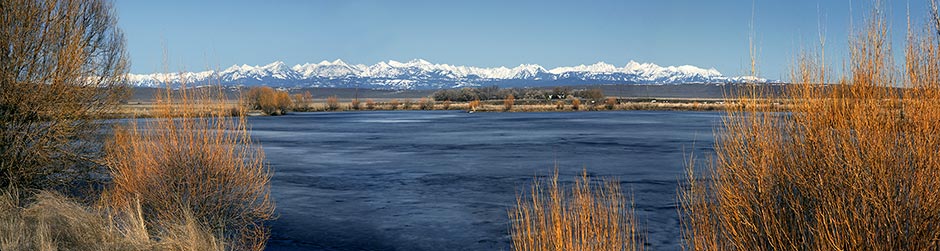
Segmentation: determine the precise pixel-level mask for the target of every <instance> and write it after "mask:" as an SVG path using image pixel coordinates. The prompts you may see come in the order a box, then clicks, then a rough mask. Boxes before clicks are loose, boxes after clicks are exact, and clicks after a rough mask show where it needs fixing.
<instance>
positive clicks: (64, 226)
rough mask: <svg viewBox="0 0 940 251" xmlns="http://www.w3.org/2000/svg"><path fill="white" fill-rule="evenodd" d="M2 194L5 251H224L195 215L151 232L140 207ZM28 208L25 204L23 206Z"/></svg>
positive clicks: (0, 246) (0, 241)
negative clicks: (94, 205) (26, 198)
mask: <svg viewBox="0 0 940 251" xmlns="http://www.w3.org/2000/svg"><path fill="white" fill-rule="evenodd" d="M10 190H16V189H9V190H8V191H5V192H4V193H2V194H0V250H89V251H91V250H219V251H221V250H225V247H226V245H225V243H223V242H221V240H219V239H217V238H215V236H214V235H213V234H212V233H211V232H209V231H207V230H206V229H207V228H205V227H203V226H202V225H201V224H200V223H198V222H196V221H195V220H193V218H192V217H184V218H182V219H181V221H179V222H173V223H167V224H164V226H165V228H160V229H148V228H147V227H146V225H145V221H144V219H143V218H142V215H141V213H140V207H139V204H133V205H131V206H130V207H125V208H107V207H105V208H100V209H94V208H90V207H87V206H83V205H82V204H80V203H77V202H75V201H72V200H70V199H68V198H66V197H64V196H62V195H59V194H56V193H54V192H48V191H40V192H38V193H37V194H35V195H34V196H32V198H31V199H30V202H29V203H26V202H24V201H23V200H21V199H20V198H19V197H17V195H16V193H11V192H10ZM21 204H26V205H25V206H20V205H21Z"/></svg>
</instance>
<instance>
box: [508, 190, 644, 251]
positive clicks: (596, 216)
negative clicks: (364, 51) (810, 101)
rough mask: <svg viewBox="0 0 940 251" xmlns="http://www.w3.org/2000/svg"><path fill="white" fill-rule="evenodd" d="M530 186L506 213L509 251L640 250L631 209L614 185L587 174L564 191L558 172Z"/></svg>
mask: <svg viewBox="0 0 940 251" xmlns="http://www.w3.org/2000/svg"><path fill="white" fill-rule="evenodd" d="M546 183H547V184H545V183H542V182H539V181H535V182H534V183H533V184H532V187H531V190H530V193H529V194H528V195H527V196H526V197H518V198H517V199H516V205H515V207H514V208H512V209H511V210H510V211H509V219H510V221H511V226H510V230H509V232H510V238H511V240H512V250H514V251H530V250H540V251H541V250H611V251H612V250H642V249H643V240H641V237H640V234H639V233H638V232H637V228H636V226H637V223H636V219H635V217H634V215H633V205H632V204H628V203H627V200H626V198H625V197H624V195H623V193H622V192H621V188H620V182H617V181H616V180H601V181H595V180H592V179H591V178H590V177H588V176H587V172H586V171H585V172H584V173H582V174H581V176H580V177H578V178H576V179H575V181H574V184H573V185H572V186H571V187H569V188H565V187H564V186H562V185H560V184H559V182H558V172H557V171H556V172H555V175H554V176H553V177H552V178H551V179H550V180H547V181H546Z"/></svg>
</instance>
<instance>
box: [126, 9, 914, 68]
mask: <svg viewBox="0 0 940 251" xmlns="http://www.w3.org/2000/svg"><path fill="white" fill-rule="evenodd" d="M927 2H928V0H910V1H890V2H889V3H888V4H887V6H886V13H887V16H888V17H889V19H890V21H891V23H892V26H891V31H892V39H893V43H894V44H895V47H896V48H901V46H903V43H904V38H905V31H906V25H907V24H906V22H907V21H906V20H907V17H906V13H907V9H908V4H910V10H911V13H912V20H913V21H915V22H917V23H922V21H923V19H924V18H925V16H926V13H927V7H926V6H927V5H928V3H927ZM851 5H852V6H851V13H850V1H822V0H768V1H750V0H739V1H701V0H660V1H624V0H611V1H552V0H548V1H489V0H476V1H440V0H437V1H381V0H376V1H370V0H350V1H339V0H337V1H288V0H285V1H238V0H233V1H168V0H164V1H118V2H117V3H116V7H117V11H118V15H119V16H120V21H119V25H120V26H121V27H122V28H123V29H124V32H125V33H126V37H127V49H128V52H129V54H130V56H131V61H132V68H131V72H134V73H148V72H154V71H161V70H162V69H163V54H164V52H163V48H164V44H165V47H166V49H167V50H168V52H169V53H168V56H169V61H170V63H169V68H170V70H173V71H177V70H181V69H184V70H187V71H200V70H205V69H208V68H213V69H215V68H221V69H224V68H226V67H228V66H230V65H232V64H249V65H263V64H267V63H270V62H273V61H275V60H281V61H284V62H286V63H288V64H290V65H293V64H298V63H305V62H312V63H315V62H319V61H321V60H331V61H332V60H333V59H337V58H340V59H343V60H345V61H346V62H349V63H363V64H373V63H376V62H378V61H385V60H398V61H407V60H410V59H414V58H422V59H426V60H428V61H431V62H434V63H447V64H456V65H471V66H483V67H492V66H510V67H511V66H516V65H519V64H522V63H536V64H540V65H542V66H544V67H546V68H553V67H557V66H569V65H578V64H592V63H595V62H598V61H604V62H607V63H611V64H614V65H616V66H623V65H625V64H626V63H627V62H629V61H630V60H634V61H637V62H652V63H657V64H660V65H683V64H691V65H696V66H700V67H703V68H715V69H718V70H719V71H721V72H722V73H724V74H725V75H744V74H746V73H747V71H748V69H749V66H748V65H749V58H750V57H749V54H748V34H749V31H750V28H749V26H750V23H751V21H750V20H751V19H752V13H755V14H756V15H754V24H755V33H756V43H757V47H758V50H759V53H758V54H759V55H758V59H759V68H760V69H759V70H760V73H761V74H760V75H762V76H764V77H768V78H775V79H785V77H786V72H787V71H788V69H789V65H791V63H790V62H792V59H793V56H794V55H796V53H797V52H799V51H800V50H801V48H810V49H811V48H814V47H816V45H817V44H818V43H817V41H818V40H817V34H819V32H818V31H819V27H820V26H822V27H824V30H825V34H826V37H827V43H828V45H827V48H826V49H827V55H831V56H829V57H828V58H829V59H831V62H830V63H832V64H833V65H835V66H839V67H841V65H842V59H841V57H840V56H842V55H845V47H846V44H847V39H846V38H847V36H848V34H849V29H850V20H852V21H853V23H854V24H855V26H856V27H859V26H860V24H862V23H863V21H864V18H866V16H867V14H868V11H869V10H870V6H871V1H866V0H854V1H851ZM752 9H753V10H754V11H753V12H752ZM901 53H902V51H901V50H900V49H898V50H896V54H898V55H901ZM897 62H903V61H900V58H898V61H897Z"/></svg>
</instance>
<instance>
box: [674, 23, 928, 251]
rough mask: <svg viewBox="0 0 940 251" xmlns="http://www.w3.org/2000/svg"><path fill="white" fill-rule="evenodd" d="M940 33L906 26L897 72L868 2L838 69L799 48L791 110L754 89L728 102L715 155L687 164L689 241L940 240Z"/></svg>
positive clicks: (774, 246)
mask: <svg viewBox="0 0 940 251" xmlns="http://www.w3.org/2000/svg"><path fill="white" fill-rule="evenodd" d="M933 7H934V9H936V5H933ZM934 14H935V15H934V21H936V20H940V19H938V18H937V17H936V12H935V13H934ZM935 23H937V24H940V22H935ZM937 31H940V29H938V27H937V26H934V27H931V29H930V30H929V31H926V32H920V33H914V32H910V31H909V32H910V34H911V35H910V39H909V43H908V46H907V53H906V54H907V59H906V61H907V62H906V65H907V66H906V70H905V71H903V73H901V72H902V71H898V70H897V69H895V67H894V64H893V62H892V60H891V58H892V53H891V45H890V43H889V36H888V24H887V23H886V22H885V18H884V16H883V14H882V13H881V12H879V10H878V8H875V10H874V11H873V13H872V15H871V18H870V20H868V21H867V26H866V29H864V30H862V32H859V34H858V35H857V36H854V37H852V39H851V40H852V42H851V44H850V58H849V60H850V61H849V62H848V63H847V66H846V67H847V69H846V70H845V75H844V76H839V77H836V78H834V77H832V76H831V75H832V74H831V73H830V70H829V69H828V68H826V65H825V64H824V63H823V62H824V55H825V54H824V53H816V54H804V55H803V56H801V57H800V59H799V60H798V64H797V65H796V67H795V69H794V70H793V74H792V75H793V76H792V81H793V84H792V85H790V86H789V87H788V90H787V91H786V93H784V97H785V98H787V99H789V100H790V102H792V106H791V108H790V109H791V112H789V113H777V112H774V110H773V109H772V108H770V106H767V105H766V104H767V103H769V102H774V101H773V97H772V96H771V95H770V94H768V93H766V92H763V91H761V89H760V88H758V87H755V88H754V89H752V90H751V91H749V93H745V95H742V97H741V98H740V99H738V100H735V101H736V102H740V103H741V104H742V105H741V106H735V107H734V109H729V110H728V111H727V113H726V116H725V118H724V119H723V121H722V124H721V127H720V129H719V130H718V131H717V135H718V136H717V142H716V144H715V151H716V156H715V158H714V159H712V160H710V161H709V162H708V163H706V164H705V166H704V172H702V173H698V174H696V173H695V172H693V171H695V170H694V169H695V168H694V166H695V163H694V161H693V163H690V164H689V169H688V182H689V183H688V186H687V187H686V189H684V190H683V192H682V193H681V195H680V197H681V198H680V200H681V208H682V209H681V211H682V212H681V216H682V224H683V225H684V227H683V230H684V239H685V247H686V249H688V250H937V249H940V242H938V241H940V189H938V188H940V81H938V77H940V72H938V69H940V68H938V67H940V53H938V52H940V43H938V41H940V40H938V39H937V38H938V37H937V34H938V33H937ZM821 41H824V40H821ZM822 44H824V42H823V43H822Z"/></svg>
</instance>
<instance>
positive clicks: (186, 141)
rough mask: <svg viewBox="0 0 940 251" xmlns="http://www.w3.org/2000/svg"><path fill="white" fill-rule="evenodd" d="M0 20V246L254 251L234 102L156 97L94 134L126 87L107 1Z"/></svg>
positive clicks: (251, 181)
mask: <svg viewBox="0 0 940 251" xmlns="http://www.w3.org/2000/svg"><path fill="white" fill-rule="evenodd" d="M0 17H2V18H0V250H263V249H264V246H265V243H266V241H267V231H268V230H267V229H268V227H267V226H266V222H267V221H268V220H271V219H272V217H273V216H272V214H273V202H271V201H270V199H269V197H268V195H269V188H268V180H269V177H270V173H269V171H268V169H267V167H266V166H265V165H264V163H263V161H264V156H263V154H261V151H260V149H259V148H257V147H256V146H254V145H253V144H252V142H251V140H250V138H249V137H248V129H247V127H246V124H245V120H244V119H245V112H244V109H243V107H244V106H243V105H239V106H235V107H232V106H230V105H229V104H227V103H225V101H224V100H223V99H222V98H221V97H222V96H223V95H221V94H220V95H218V96H215V95H214V94H213V93H203V91H207V90H208V89H201V90H193V91H192V92H188V91H187V90H186V89H185V88H184V89H183V91H181V92H176V93H175V94H174V92H173V91H170V90H166V95H165V96H160V97H158V98H156V100H157V102H155V103H154V104H152V109H150V110H149V111H148V114H149V115H150V117H153V118H154V119H149V120H143V121H142V122H140V124H137V123H136V122H134V121H133V120H132V121H131V122H130V123H129V124H124V125H120V126H118V128H117V129H115V130H114V135H107V132H109V130H108V129H109V127H111V126H112V125H114V123H101V121H97V120H96V119H95V118H101V117H107V116H109V115H113V114H115V111H116V110H119V108H120V107H119V100H121V99H123V98H124V97H125V95H124V94H125V92H124V91H126V89H125V88H124V87H123V86H122V85H121V83H123V82H124V77H125V74H126V67H127V61H126V59H125V54H124V37H123V36H122V33H121V31H120V29H118V28H117V24H116V17H115V15H114V10H113V5H112V4H111V3H109V2H107V1H105V0H73V1H65V0H50V1H39V0H0ZM177 94H179V95H177ZM275 96H276V97H278V98H279V99H278V100H276V101H281V100H284V99H283V97H282V95H280V93H278V94H277V95H275ZM288 100H289V99H288ZM262 102H266V100H262ZM263 104H264V103H263ZM275 104H276V105H281V104H280V103H277V102H275ZM233 108H235V109H234V110H233ZM233 115H234V116H233ZM102 145H104V146H102Z"/></svg>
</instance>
